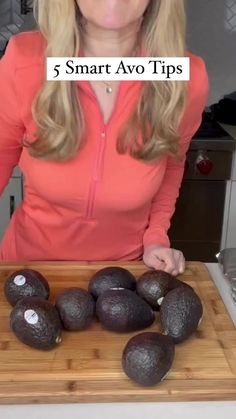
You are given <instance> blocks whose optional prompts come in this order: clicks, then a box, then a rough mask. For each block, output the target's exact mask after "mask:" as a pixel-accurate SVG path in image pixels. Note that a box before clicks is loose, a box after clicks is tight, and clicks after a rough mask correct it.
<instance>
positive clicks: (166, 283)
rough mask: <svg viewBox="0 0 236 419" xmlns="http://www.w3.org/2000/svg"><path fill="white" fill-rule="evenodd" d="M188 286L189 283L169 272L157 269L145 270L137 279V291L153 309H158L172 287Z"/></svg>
mask: <svg viewBox="0 0 236 419" xmlns="http://www.w3.org/2000/svg"><path fill="white" fill-rule="evenodd" d="M181 286H184V287H189V285H187V284H185V283H184V282H182V281H180V280H178V279H177V278H176V277H174V276H172V275H171V274H169V273H167V272H164V271H161V270H157V271H147V272H145V273H144V274H143V275H141V276H140V277H139V279H138V281H137V288H136V290H137V293H138V295H139V296H140V297H142V298H143V299H144V300H145V301H147V303H148V304H150V306H151V307H152V309H153V310H156V311H159V310H160V305H161V302H162V300H163V297H165V296H166V294H167V293H168V292H169V291H171V290H172V289H175V288H178V287H181Z"/></svg>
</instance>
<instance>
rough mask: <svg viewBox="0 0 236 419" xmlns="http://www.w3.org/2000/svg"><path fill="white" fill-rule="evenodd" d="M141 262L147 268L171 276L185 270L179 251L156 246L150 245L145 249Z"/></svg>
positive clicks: (182, 257)
mask: <svg viewBox="0 0 236 419" xmlns="http://www.w3.org/2000/svg"><path fill="white" fill-rule="evenodd" d="M143 261H144V263H145V264H146V265H147V266H148V267H150V268H153V269H156V270H158V269H160V270H163V271H165V272H168V273H170V274H171V275H173V276H176V275H178V274H179V273H183V272H184V270H185V259H184V255H183V253H182V252H181V251H179V250H175V249H170V248H167V247H161V246H158V245H157V246H155V245H152V246H149V247H148V248H147V249H146V251H145V252H144V255H143Z"/></svg>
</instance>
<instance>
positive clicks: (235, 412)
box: [0, 263, 236, 419]
mask: <svg viewBox="0 0 236 419" xmlns="http://www.w3.org/2000/svg"><path fill="white" fill-rule="evenodd" d="M206 266H207V268H208V270H209V272H210V273H211V275H212V276H214V282H215V284H216V286H217V288H218V289H219V292H220V294H221V296H222V298H223V300H224V301H225V302H226V303H227V309H228V310H229V303H231V301H230V299H229V284H227V281H226V283H225V284H224V282H222V274H221V271H220V268H219V266H218V264H217V263H207V264H206ZM232 304H233V303H232ZM233 309H235V306H232V307H231V310H233ZM235 311H236V310H235ZM231 315H232V313H231ZM235 322H236V317H235ZM235 333H236V331H235ZM26 415H27V416H28V417H29V419H42V418H43V419H65V418H66V417H69V418H70V419H85V418H88V419H90V418H92V419H105V418H109V417H112V419H120V418H121V417H122V418H123V419H133V418H134V419H143V418H144V417H145V416H148V419H157V418H164V419H173V417H174V419H199V417H203V418H209V417H210V418H211V417H212V418H213V417H214V419H225V418H227V419H235V418H236V400H235V401H228V402H227V401H224V402H214V401H210V402H171V403H168V402H167V403H138V402H137V403H87V404H81V403H78V404H61V405H53V404H48V405H44V404H42V405H14V406H9V405H5V406H4V405H2V406H0V418H1V419H25V416H26Z"/></svg>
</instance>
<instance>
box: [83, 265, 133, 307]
mask: <svg viewBox="0 0 236 419" xmlns="http://www.w3.org/2000/svg"><path fill="white" fill-rule="evenodd" d="M111 288H126V289H130V290H132V291H134V290H135V289H136V279H135V277H134V275H133V274H132V273H131V272H129V271H128V270H127V269H124V268H121V267H119V266H108V267H106V268H103V269H100V270H99V271H97V272H96V273H95V275H93V276H92V278H91V279H90V282H89V286H88V290H89V292H90V293H91V294H92V295H93V297H94V298H95V299H97V298H98V297H99V295H100V294H101V293H103V292H104V291H107V290H109V289H111Z"/></svg>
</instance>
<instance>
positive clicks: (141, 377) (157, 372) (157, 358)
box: [122, 332, 175, 386]
mask: <svg viewBox="0 0 236 419" xmlns="http://www.w3.org/2000/svg"><path fill="white" fill-rule="evenodd" d="M174 354H175V346H174V343H173V340H172V339H171V338H169V337H168V336H164V335H162V334H161V333H152V332H145V333H140V334H139V335H136V336H134V337H132V338H131V339H130V340H129V342H128V343H127V345H126V347H125V348H124V351H123V354H122V367H123V370H124V372H125V373H126V375H127V376H128V377H129V378H130V379H131V380H133V381H136V382H137V383H138V384H141V385H143V386H153V385H156V384H158V383H160V382H161V381H162V380H163V379H164V378H165V377H166V375H167V374H168V372H169V371H170V369H171V366H172V363H173V360H174Z"/></svg>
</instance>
